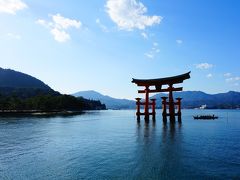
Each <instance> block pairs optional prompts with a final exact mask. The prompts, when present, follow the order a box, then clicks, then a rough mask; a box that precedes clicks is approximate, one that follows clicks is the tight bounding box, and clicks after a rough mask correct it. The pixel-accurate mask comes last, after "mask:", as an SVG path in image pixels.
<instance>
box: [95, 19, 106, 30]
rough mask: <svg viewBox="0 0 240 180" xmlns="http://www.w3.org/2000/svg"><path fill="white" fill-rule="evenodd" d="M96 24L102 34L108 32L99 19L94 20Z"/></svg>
mask: <svg viewBox="0 0 240 180" xmlns="http://www.w3.org/2000/svg"><path fill="white" fill-rule="evenodd" d="M96 23H97V25H98V26H99V27H100V28H101V29H102V31H103V32H109V30H108V28H107V26H105V25H103V24H102V22H101V21H100V19H96Z"/></svg>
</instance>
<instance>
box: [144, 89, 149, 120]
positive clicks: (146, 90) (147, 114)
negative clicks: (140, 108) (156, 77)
mask: <svg viewBox="0 0 240 180" xmlns="http://www.w3.org/2000/svg"><path fill="white" fill-rule="evenodd" d="M148 106H149V86H145V106H144V113H145V121H149V109H148Z"/></svg>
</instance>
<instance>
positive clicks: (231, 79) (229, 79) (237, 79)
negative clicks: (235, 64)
mask: <svg viewBox="0 0 240 180" xmlns="http://www.w3.org/2000/svg"><path fill="white" fill-rule="evenodd" d="M226 81H227V82H236V81H240V77H238V76H236V77H230V78H227V79H226Z"/></svg>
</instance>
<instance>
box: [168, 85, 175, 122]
mask: <svg viewBox="0 0 240 180" xmlns="http://www.w3.org/2000/svg"><path fill="white" fill-rule="evenodd" d="M168 89H169V115H170V122H171V123H174V122H175V105H174V100H173V91H172V90H173V85H172V84H170V85H169V88H168Z"/></svg>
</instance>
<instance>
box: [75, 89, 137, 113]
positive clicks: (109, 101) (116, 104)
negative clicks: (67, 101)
mask: <svg viewBox="0 0 240 180" xmlns="http://www.w3.org/2000/svg"><path fill="white" fill-rule="evenodd" d="M73 96H75V97H83V98H85V99H92V100H99V101H101V102H102V103H104V104H105V105H106V107H107V109H133V108H135V104H136V103H135V101H131V100H128V99H116V98H112V97H110V96H105V95H102V94H100V93H98V92H96V91H80V92H77V93H74V94H73Z"/></svg>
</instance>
